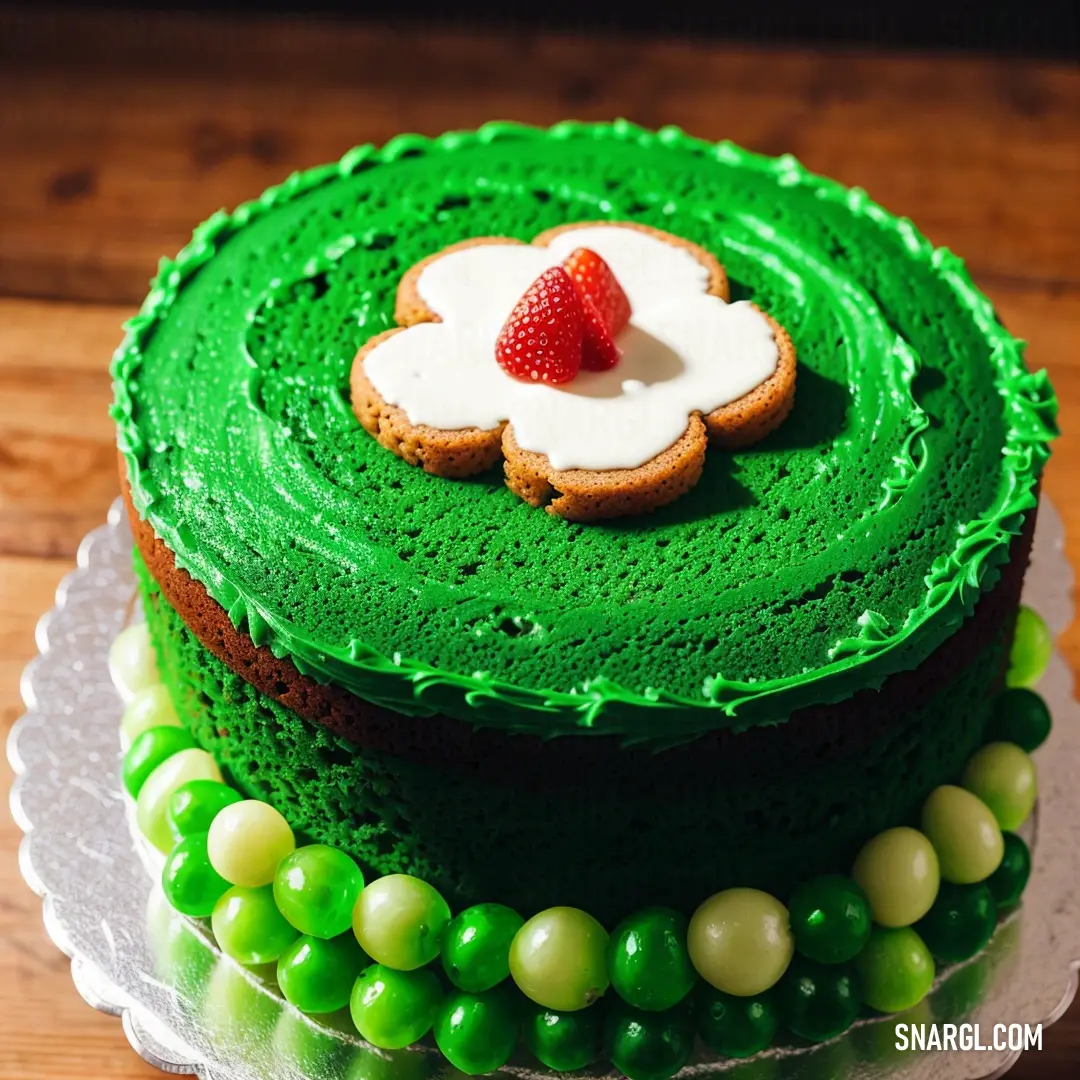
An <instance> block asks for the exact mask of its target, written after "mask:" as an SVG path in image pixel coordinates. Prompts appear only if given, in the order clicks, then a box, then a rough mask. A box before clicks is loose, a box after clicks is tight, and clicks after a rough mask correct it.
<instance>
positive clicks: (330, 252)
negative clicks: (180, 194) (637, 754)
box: [113, 122, 1055, 745]
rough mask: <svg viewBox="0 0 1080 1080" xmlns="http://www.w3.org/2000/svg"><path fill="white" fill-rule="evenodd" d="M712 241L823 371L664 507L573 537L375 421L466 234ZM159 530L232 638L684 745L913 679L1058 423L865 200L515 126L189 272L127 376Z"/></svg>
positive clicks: (459, 709)
mask: <svg viewBox="0 0 1080 1080" xmlns="http://www.w3.org/2000/svg"><path fill="white" fill-rule="evenodd" d="M603 219H611V220H634V221H640V222H643V223H646V224H651V225H655V226H657V227H659V228H662V229H664V230H666V231H668V232H670V233H674V234H676V235H678V236H681V237H685V238H686V239H688V240H692V241H694V242H695V243H697V244H700V245H701V246H702V247H704V248H705V249H706V250H708V251H710V252H712V253H713V254H715V255H716V256H717V257H718V258H719V259H720V261H721V262H722V263H723V264H724V266H725V268H726V270H727V273H728V276H729V278H730V280H731V283H732V300H733V301H738V300H742V299H749V300H753V301H754V302H755V303H756V304H758V305H759V306H760V307H761V308H762V309H763V310H765V311H767V312H768V313H769V314H770V315H772V316H773V317H775V318H776V319H777V320H779V321H780V322H781V323H782V324H783V325H784V326H785V327H786V328H787V330H788V332H789V333H790V334H791V337H792V339H793V340H794V343H795V346H796V349H797V352H798V356H799V364H800V368H799V375H798V384H797V390H796V404H795V408H794V410H793V412H792V414H791V415H790V416H789V417H788V419H787V421H786V423H785V424H784V426H783V427H781V428H780V429H779V430H778V431H776V432H774V433H773V434H772V435H771V436H769V437H767V438H766V439H765V440H763V441H762V442H761V443H759V444H757V445H756V446H753V447H751V448H749V449H747V450H745V451H740V452H734V453H723V452H717V451H710V455H709V458H708V460H707V463H706V467H705V473H704V475H703V477H702V479H701V481H700V482H699V484H698V485H697V487H696V488H694V490H693V491H691V492H690V493H689V494H688V495H686V496H685V497H684V498H683V499H681V500H680V501H678V502H676V503H673V504H672V505H671V506H668V507H665V508H663V509H661V510H659V511H657V512H656V513H655V514H653V515H651V516H648V517H644V518H636V519H624V520H622V521H619V522H616V523H612V524H609V525H602V524H592V525H587V526H583V525H574V524H570V523H567V522H565V521H562V520H560V519H557V518H554V517H552V516H550V515H548V514H544V513H537V512H536V511H535V510H533V509H532V508H530V507H529V506H527V505H525V504H524V503H522V502H521V501H520V500H519V499H517V498H516V497H514V496H513V495H512V494H511V493H510V492H509V491H507V490H506V489H505V488H504V487H503V484H502V482H501V478H500V477H499V476H498V474H491V475H485V476H483V477H479V478H476V479H473V480H469V481H460V480H446V479H441V478H439V477H433V476H429V475H427V474H425V473H423V472H422V471H420V470H418V469H414V468H412V467H411V466H409V465H407V464H405V463H404V462H403V461H401V460H400V459H399V458H397V457H395V456H393V455H392V454H390V453H388V452H387V451H385V450H384V449H382V447H380V446H379V445H378V444H377V443H376V442H375V441H374V440H373V439H371V438H370V437H369V436H367V434H366V433H365V432H364V431H363V430H362V429H361V428H360V426H359V424H358V422H357V421H356V419H355V418H354V416H353V413H352V411H351V409H350V405H349V400H348V393H349V390H348V387H349V367H350V364H351V362H352V359H353V357H354V355H355V353H356V351H357V349H358V348H359V346H360V345H362V344H363V343H364V342H365V341H366V340H367V339H369V338H370V337H372V336H373V335H375V334H377V333H380V332H381V331H383V330H385V329H387V328H389V327H390V326H391V325H392V312H393V308H394V295H395V290H396V287H397V284H398V281H399V279H400V277H401V275H402V274H403V273H404V272H405V271H406V270H407V269H408V268H409V267H410V266H412V265H413V264H414V263H416V262H418V261H419V260H420V259H422V258H424V257H425V256H428V255H431V254H433V253H434V252H436V251H439V250H440V249H442V248H443V247H446V246H447V245H448V244H451V243H454V242H456V241H459V240H462V239H466V238H469V237H474V236H490V235H505V236H508V237H515V238H518V239H521V240H530V239H531V238H532V237H533V236H535V235H536V234H538V233H540V232H542V231H543V230H545V229H548V228H550V227H552V226H555V225H561V224H565V223H567V222H573V221H595V220H603ZM113 372H114V381H115V394H116V403H115V405H114V416H115V418H116V421H117V424H118V429H119V445H120V449H121V451H122V453H123V455H124V457H125V459H126V463H127V468H128V475H129V479H130V483H131V490H132V498H133V501H134V504H135V506H136V509H137V510H138V512H139V513H140V514H141V515H142V516H143V517H145V518H146V519H147V520H149V522H150V523H151V524H152V525H153V527H154V530H155V532H156V533H157V534H158V536H160V537H161V538H162V539H163V540H164V541H165V542H166V543H167V544H168V546H169V547H170V548H171V549H172V551H173V552H174V553H175V555H176V560H177V563H178V564H179V565H180V566H182V567H184V568H185V569H187V570H188V571H189V572H190V573H191V574H192V576H193V577H194V578H196V579H197V580H198V581H200V582H202V583H203V584H204V585H205V586H206V588H207V590H208V591H209V593H210V595H211V596H213V597H214V598H215V599H216V600H217V601H218V602H219V603H221V604H222V606H223V607H224V608H225V609H226V610H227V611H228V613H229V616H230V619H231V620H232V621H233V623H234V624H235V625H237V626H238V627H241V628H243V629H245V630H246V631H247V632H248V633H250V635H251V636H252V638H253V639H254V640H255V642H256V643H257V644H265V645H268V646H269V647H270V648H271V649H272V650H273V651H274V652H275V654H277V655H279V656H289V657H290V658H291V659H292V660H293V661H294V662H295V663H296V666H297V667H298V669H299V670H300V671H302V672H304V673H305V674H308V675H311V676H313V677H314V678H316V679H319V680H329V681H334V682H337V683H339V684H340V685H342V686H344V687H346V688H347V689H349V690H352V691H353V692H355V693H357V694H358V695H359V696H361V697H363V698H366V699H368V700H371V701H373V702H376V703H377V704H380V705H384V706H387V707H389V708H393V709H397V710H399V711H403V712H408V713H413V714H424V713H446V714H449V715H452V716H457V717H460V718H462V719H466V720H470V721H473V722H475V723H477V724H483V725H486V726H502V727H509V728H513V729H516V730H526V731H532V732H536V733H540V734H560V733H568V732H596V733H605V734H619V735H622V736H624V737H625V738H626V739H627V740H629V741H646V742H650V743H653V744H657V745H659V744H662V743H664V742H666V741H677V740H679V739H683V738H686V737H688V736H689V735H692V734H693V733H695V732H698V731H702V730H706V729H709V728H713V727H717V726H721V725H724V724H734V725H737V726H745V725H748V724H753V723H758V722H770V721H776V720H782V719H784V718H785V717H786V716H787V715H788V714H790V712H792V711H793V710H794V709H796V708H799V707H802V706H805V705H809V704H816V703H825V702H830V701H837V700H841V699H843V698H844V697H847V696H849V695H850V694H851V693H852V692H854V691H855V690H858V689H861V688H863V687H866V686H876V685H879V684H880V682H881V680H882V679H884V678H885V677H886V676H887V675H888V674H890V673H892V672H894V671H898V670H903V669H905V668H910V667H913V666H915V665H916V664H918V663H919V662H921V661H922V660H923V659H925V657H926V656H928V655H929V653H930V652H932V651H933V650H934V649H935V648H936V647H937V646H938V645H940V644H941V643H942V642H943V641H944V640H945V638H946V637H947V636H948V635H949V634H950V633H952V632H953V631H954V630H955V629H956V627H957V626H958V625H959V623H960V622H961V621H962V619H963V618H964V617H965V615H966V614H967V613H969V612H970V611H971V609H972V607H973V606H974V603H975V602H976V600H977V599H978V597H979V595H980V593H981V592H982V591H983V590H984V589H985V588H987V587H988V586H989V585H990V584H992V582H993V581H994V580H996V577H997V573H998V568H999V567H1000V565H1001V564H1002V562H1003V561H1004V560H1005V558H1006V557H1007V552H1008V545H1009V543H1010V541H1011V539H1012V537H1013V536H1014V535H1015V534H1016V533H1017V532H1018V531H1019V529H1020V526H1021V524H1022V520H1023V516H1024V513H1025V512H1026V511H1027V510H1028V509H1030V508H1031V507H1032V506H1033V505H1034V503H1035V497H1036V487H1037V481H1038V474H1039V472H1040V469H1041V466H1042V463H1043V461H1044V460H1045V458H1046V455H1047V444H1048V442H1049V439H1050V438H1051V437H1052V435H1053V434H1054V411H1055V405H1054V399H1053V395H1052V392H1051V390H1050V387H1049V384H1048V382H1047V380H1046V378H1045V375H1043V374H1042V373H1036V374H1029V373H1028V372H1027V371H1026V370H1025V368H1024V365H1023V361H1022V355H1021V343H1019V342H1017V341H1016V340H1015V339H1013V338H1012V337H1011V336H1010V335H1009V334H1008V333H1007V332H1006V331H1005V330H1004V329H1003V328H1002V327H1001V326H1000V325H999V323H998V322H997V320H996V318H995V316H994V312H993V309H992V307H991V305H990V303H989V302H988V301H987V300H986V299H985V297H983V296H982V295H981V294H980V293H979V292H978V291H977V290H976V289H975V287H974V286H973V284H972V283H971V280H970V278H969V277H968V275H967V274H966V272H965V271H964V269H963V266H962V263H961V262H960V260H959V259H957V258H956V257H955V256H953V255H952V254H951V253H949V252H947V251H944V250H942V249H937V250H935V249H934V248H933V247H932V246H931V245H930V243H929V242H928V241H927V240H926V239H925V238H924V237H922V236H921V235H920V234H919V233H918V232H917V231H916V229H915V228H914V227H913V226H912V225H911V223H910V222H907V221H905V220H902V219H898V218H896V217H894V216H892V215H890V214H888V213H887V212H885V211H884V210H882V209H881V208H880V207H878V206H876V205H875V204H874V203H872V202H871V201H870V200H869V199H868V198H867V196H866V195H865V194H864V193H863V192H861V191H858V190H849V189H846V188H844V187H842V186H840V185H838V184H836V183H833V182H832V181H828V180H824V179H821V178H818V177H815V176H812V175H811V174H809V173H808V172H806V170H804V169H803V168H802V167H801V166H800V165H799V164H798V163H797V162H796V161H794V159H792V158H790V157H782V158H776V159H773V158H765V157H760V156H758V155H754V154H751V153H749V152H747V151H744V150H741V149H739V148H737V147H735V146H733V145H731V144H729V143H721V144H717V145H713V144H710V143H705V142H701V141H698V140H695V139H692V138H690V137H689V136H686V135H684V134H683V133H682V132H680V131H678V130H676V129H670V128H668V129H664V130H662V131H660V132H658V133H652V132H647V131H644V130H642V129H640V128H637V127H635V126H633V125H631V124H628V123H625V122H616V123H614V124H577V123H567V124H560V125H557V126H556V127H554V128H551V129H547V130H538V129H532V128H524V127H520V126H518V125H512V124H491V125H487V126H485V127H484V128H481V129H480V130H479V131H477V132H475V133H451V134H447V135H444V136H442V137H440V138H438V139H434V140H430V139H426V138H422V137H419V136H400V137H399V138H397V139H395V140H393V141H392V142H390V143H388V144H387V145H386V146H385V147H383V148H381V149H376V148H373V147H370V146H365V147H360V148H358V149H356V150H354V151H350V153H348V154H346V155H345V157H344V158H343V159H342V160H341V162H339V163H335V164H331V165H326V166H322V167H320V168H316V169H312V170H310V171H308V172H305V173H299V174H295V175H293V176H292V177H290V178H289V179H288V180H287V181H286V182H285V183H284V184H282V185H281V186H280V187H277V188H272V189H270V190H269V191H267V192H265V193H264V194H263V195H262V196H261V197H260V198H259V199H258V200H256V201H254V202H251V203H246V204H244V205H243V206H241V207H239V208H238V209H237V210H236V211H235V212H234V213H232V214H224V213H219V214H217V215H215V216H214V217H213V218H211V219H210V220H209V221H207V222H205V223H204V224H203V225H201V226H200V227H199V228H198V229H197V230H196V231H195V235H194V237H193V240H192V242H191V244H189V246H188V247H187V248H185V249H184V251H183V252H181V253H180V255H179V256H178V257H177V259H176V260H175V261H164V262H163V263H162V266H161V270H160V272H159V275H158V277H157V279H156V281H155V283H154V285H153V287H152V290H151V292H150V295H149V296H148V297H147V300H146V302H145V304H144V306H143V309H142V311H141V312H140V313H139V314H138V315H137V316H136V317H135V318H134V319H132V320H131V322H130V323H129V324H128V334H127V337H126V338H125V341H124V343H123V345H122V346H121V347H120V349H119V350H118V352H117V356H116V358H115V361H114V367H113Z"/></svg>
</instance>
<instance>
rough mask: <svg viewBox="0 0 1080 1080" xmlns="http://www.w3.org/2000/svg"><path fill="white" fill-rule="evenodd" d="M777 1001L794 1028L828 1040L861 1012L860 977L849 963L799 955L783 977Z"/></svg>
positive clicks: (808, 1036)
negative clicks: (825, 961) (817, 959)
mask: <svg viewBox="0 0 1080 1080" xmlns="http://www.w3.org/2000/svg"><path fill="white" fill-rule="evenodd" d="M777 1000H778V1004H779V1006H780V1012H781V1015H782V1016H783V1018H784V1023H785V1024H786V1025H787V1027H788V1028H789V1029H790V1030H791V1031H793V1032H794V1033H795V1034H796V1035H799V1036H801V1037H802V1038H804V1039H809V1040H810V1042H828V1040H829V1039H832V1038H834V1037H835V1036H837V1035H839V1034H840V1032H842V1031H847V1029H848V1028H849V1027H851V1025H852V1024H853V1023H854V1021H855V1018H856V1017H857V1016H858V1015H859V1004H860V1001H859V977H858V975H857V974H856V972H855V969H854V968H853V967H852V966H851V965H850V964H820V963H818V962H817V961H816V960H808V959H807V958H806V957H805V956H796V957H795V959H794V960H792V962H791V967H789V968H788V970H787V972H786V973H785V975H784V977H783V979H781V980H780V986H779V987H778V988H777Z"/></svg>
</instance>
